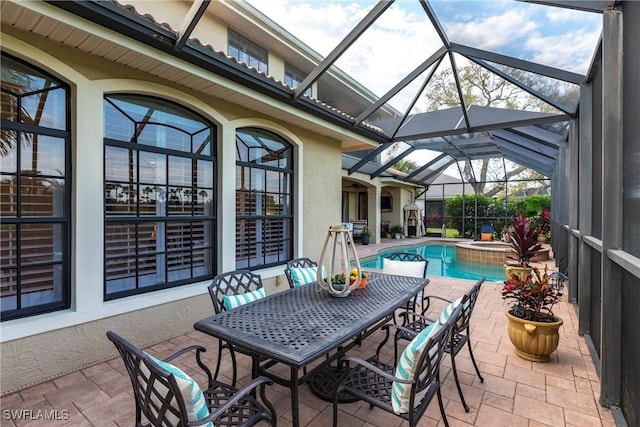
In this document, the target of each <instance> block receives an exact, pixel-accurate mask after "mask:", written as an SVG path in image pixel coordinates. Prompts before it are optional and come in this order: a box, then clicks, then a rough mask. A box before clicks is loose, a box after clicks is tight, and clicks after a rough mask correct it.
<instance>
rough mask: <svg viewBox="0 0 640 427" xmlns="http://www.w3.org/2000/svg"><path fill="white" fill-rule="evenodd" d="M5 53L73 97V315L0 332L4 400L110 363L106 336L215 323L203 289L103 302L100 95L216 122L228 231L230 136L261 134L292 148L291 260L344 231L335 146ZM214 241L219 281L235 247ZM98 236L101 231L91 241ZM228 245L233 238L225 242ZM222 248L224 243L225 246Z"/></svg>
mask: <svg viewBox="0 0 640 427" xmlns="http://www.w3.org/2000/svg"><path fill="white" fill-rule="evenodd" d="M2 38H3V50H5V51H7V52H9V53H11V54H14V55H17V56H20V57H22V58H25V59H27V60H29V62H31V63H32V64H33V65H35V66H40V67H42V68H44V69H46V70H48V71H50V72H52V73H54V74H55V75H58V76H60V78H63V79H64V80H65V81H67V82H68V83H69V84H70V87H71V93H72V128H71V132H72V153H73V154H72V157H73V159H72V170H73V181H72V182H73V188H72V204H73V212H72V223H73V233H72V238H73V243H72V244H73V250H72V259H71V270H72V284H71V289H72V295H73V297H72V306H71V307H70V309H68V310H63V311H58V312H53V313H46V314H42V315H38V316H31V317H28V318H23V319H17V320H13V321H7V322H2V324H1V325H0V327H1V328H2V331H1V332H2V333H1V334H0V339H1V341H2V343H1V344H0V354H1V356H2V357H1V360H0V363H1V364H0V371H1V372H2V384H1V389H2V390H1V392H2V394H6V393H8V392H11V391H14V390H18V389H21V388H24V387H26V386H29V385H32V384H35V383H39V382H42V381H45V380H48V379H51V378H55V377H57V376H60V375H63V374H65V373H68V372H72V371H75V370H78V369H81V368H84V367H87V366H91V365H93V364H95V363H98V362H101V361H103V360H106V359H109V358H112V357H115V355H116V353H115V349H114V348H113V345H112V344H111V343H110V342H109V341H108V340H107V339H106V337H105V332H106V331H107V330H110V329H112V330H115V331H117V332H118V333H121V334H122V335H124V336H125V337H127V338H128V339H130V340H131V341H132V342H134V343H136V344H137V345H139V346H141V347H143V346H147V345H150V344H154V343H157V342H160V341H164V340H167V339H169V338H171V337H174V336H177V335H180V334H183V333H185V332H188V331H192V330H193V323H194V322H195V321H197V320H200V319H201V318H203V317H206V316H209V315H211V314H212V313H213V309H212V305H211V301H210V299H209V296H208V294H207V291H206V285H207V283H208V282H200V283H194V284H191V285H186V286H181V287H178V288H171V289H166V290H162V291H157V292H151V293H147V294H143V295H137V296H132V297H128V298H122V299H118V300H115V301H108V302H105V301H103V297H102V295H103V281H104V279H103V269H104V268H103V251H104V248H103V246H104V243H103V236H102V233H101V231H100V230H103V229H104V220H103V215H104V208H103V205H104V200H103V190H102V188H103V170H102V169H103V167H104V159H103V141H102V128H103V125H102V99H103V95H104V93H110V92H116V91H123V92H137V93H147V94H152V95H155V96H158V97H161V98H165V99H171V100H174V101H177V102H180V103H181V104H182V105H185V106H186V107H188V108H192V109H194V110H196V111H198V112H199V113H200V114H203V115H204V116H206V117H208V118H209V119H211V120H212V121H213V122H215V123H216V124H217V126H218V129H219V139H220V140H219V145H220V150H219V153H218V161H219V168H220V171H221V177H222V179H220V181H219V185H220V197H219V204H220V205H221V206H220V218H221V220H224V223H219V228H222V227H223V224H228V223H229V222H233V221H234V217H233V216H234V214H235V203H234V200H235V150H234V147H235V144H234V135H235V128H236V127H239V126H251V125H254V126H261V127H265V128H268V129H271V130H273V131H275V132H276V133H278V134H280V135H282V136H283V137H285V138H286V139H288V140H289V141H291V142H292V144H294V146H295V147H296V148H295V152H296V157H295V160H294V163H295V167H296V174H295V183H294V186H295V190H294V191H295V205H296V207H295V210H294V216H295V221H296V222H295V226H294V239H295V242H296V243H295V252H294V256H308V257H311V258H314V259H317V258H319V255H320V250H321V245H322V242H323V239H324V236H325V233H326V230H327V228H328V226H329V225H331V224H334V223H339V222H340V204H341V199H340V182H341V166H340V165H341V161H340V154H341V151H340V141H338V140H335V139H331V138H328V137H325V136H322V135H319V134H316V133H314V132H311V131H309V130H308V129H305V128H304V127H303V125H301V126H296V125H291V124H290V123H287V122H285V121H283V120H280V119H278V118H276V117H275V116H276V115H278V114H277V112H275V111H274V116H273V117H272V116H269V115H267V114H265V113H258V112H256V111H254V110H251V109H249V108H246V107H243V106H238V105H236V104H232V103H230V102H227V101H225V100H224V99H218V98H214V97H211V96H203V95H202V94H200V93H198V92H196V91H193V90H190V89H188V88H181V87H175V85H173V84H170V83H167V82H166V81H163V80H162V79H160V78H158V77H155V76H150V75H146V74H144V73H142V72H140V71H137V70H132V69H129V68H127V67H124V66H121V65H118V64H114V63H112V62H110V61H104V60H102V59H100V58H96V57H92V56H89V55H84V54H81V53H79V52H77V51H74V49H72V48H69V47H67V46H59V45H57V44H55V43H53V42H51V41H49V40H45V39H43V38H39V37H37V36H34V35H32V34H28V33H22V32H20V31H16V30H14V29H10V28H9V29H7V32H5V28H3V34H2ZM225 228H226V229H229V230H230V231H229V233H230V234H226V235H225V234H222V233H220V235H219V238H220V239H219V240H221V241H220V247H219V254H220V255H219V260H218V268H219V271H227V270H230V269H233V267H234V265H235V261H234V253H235V251H234V250H231V251H227V250H226V247H225V246H224V245H227V244H228V241H229V240H233V235H234V234H233V227H225ZM96 230H99V231H96ZM224 236H227V237H229V238H227V239H224V238H223V237H224ZM223 240H225V241H223ZM283 267H284V266H277V267H273V268H269V269H264V270H259V271H258V273H260V274H261V275H262V277H263V281H264V285H265V288H266V290H267V293H273V292H277V291H280V290H283V289H286V288H287V285H286V284H285V283H284V281H283V278H284V276H283V275H282V273H283Z"/></svg>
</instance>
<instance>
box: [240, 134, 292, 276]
mask: <svg viewBox="0 0 640 427" xmlns="http://www.w3.org/2000/svg"><path fill="white" fill-rule="evenodd" d="M236 159H237V161H236V268H237V269H254V268H259V267H268V266H271V265H277V264H282V263H283V262H286V261H289V260H291V259H292V251H293V249H292V248H293V239H292V230H293V213H292V212H293V209H292V206H293V193H292V189H293V164H292V159H293V147H292V146H291V144H289V143H288V142H287V141H285V140H284V139H283V138H282V137H280V136H278V135H276V134H274V133H272V132H269V131H266V130H263V129H257V128H243V129H238V131H237V133H236Z"/></svg>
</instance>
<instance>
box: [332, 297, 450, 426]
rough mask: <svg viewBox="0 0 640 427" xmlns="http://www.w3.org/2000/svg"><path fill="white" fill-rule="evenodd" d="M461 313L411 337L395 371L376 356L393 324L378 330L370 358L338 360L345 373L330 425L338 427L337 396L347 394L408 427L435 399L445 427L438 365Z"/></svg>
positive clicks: (415, 422) (336, 390)
mask: <svg viewBox="0 0 640 427" xmlns="http://www.w3.org/2000/svg"><path fill="white" fill-rule="evenodd" d="M461 311H462V307H461V306H459V307H456V309H454V310H453V311H452V312H451V313H450V317H442V319H439V320H443V322H444V323H439V321H436V322H435V323H434V324H432V325H431V326H430V327H429V328H427V329H425V330H424V331H422V333H420V334H418V335H417V336H415V337H414V339H413V340H412V341H411V342H410V343H409V345H407V347H406V348H405V351H404V352H403V353H402V356H401V358H400V361H399V363H398V366H397V368H396V366H395V363H387V362H383V361H382V360H381V359H380V355H381V354H384V352H382V351H381V350H382V349H383V348H384V347H385V345H386V343H387V341H388V339H389V337H390V330H391V329H396V330H397V329H400V328H401V326H398V325H395V324H393V323H388V324H386V325H384V326H383V327H382V329H383V330H385V331H386V336H385V338H384V340H383V341H382V342H381V343H380V345H379V346H378V349H377V351H376V354H375V355H374V356H372V357H370V358H369V359H367V360H363V359H360V358H357V357H344V358H343V359H341V363H343V364H346V366H347V368H348V370H347V373H346V374H345V376H344V379H343V380H342V382H341V383H340V384H339V385H338V386H337V387H336V389H335V393H334V400H333V425H334V426H337V425H338V396H340V395H341V394H343V393H350V394H351V395H353V396H355V397H356V398H358V399H360V400H363V401H365V402H367V403H369V406H370V407H374V406H376V407H378V408H380V409H383V410H385V411H387V412H390V413H392V414H395V415H397V416H398V417H400V418H402V419H404V420H406V421H408V423H409V426H410V427H413V426H416V425H417V424H418V422H419V421H420V418H421V417H422V415H423V414H424V413H425V411H426V410H427V407H428V406H429V403H430V402H431V400H432V399H433V397H434V396H437V398H438V405H439V407H440V414H441V415H442V421H443V423H444V425H445V426H446V427H448V426H449V422H448V420H447V416H446V414H445V412H444V406H443V404H442V395H441V393H440V362H441V361H442V356H443V354H444V349H445V347H446V344H447V342H449V341H450V339H451V338H450V336H451V332H452V330H453V326H454V324H455V322H456V321H457V319H458V317H459V316H460V313H461ZM393 362H395V361H393Z"/></svg>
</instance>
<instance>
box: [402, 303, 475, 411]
mask: <svg viewBox="0 0 640 427" xmlns="http://www.w3.org/2000/svg"><path fill="white" fill-rule="evenodd" d="M461 301H462V298H458V299H457V300H455V301H454V302H452V303H451V304H449V305H448V306H447V307H446V308H445V309H444V310H443V311H442V313H441V314H440V316H439V317H438V320H437V321H435V322H433V323H432V324H431V325H429V326H428V327H426V328H425V329H424V330H423V331H422V332H420V333H419V334H418V335H417V336H416V337H415V338H414V339H413V340H411V342H410V343H409V345H407V347H406V348H405V349H404V351H403V352H402V355H401V356H400V359H399V360H398V367H397V368H396V373H395V376H396V377H398V378H401V379H403V380H407V381H412V380H413V379H414V377H415V374H416V372H415V370H416V368H417V364H418V361H419V360H420V356H421V355H422V352H423V351H424V349H425V347H426V346H427V342H428V341H429V339H430V338H431V337H432V336H433V335H434V334H435V333H436V332H438V331H439V330H440V329H442V327H443V326H444V324H445V323H447V320H448V319H449V317H450V316H451V313H453V311H454V310H455V309H456V308H457V307H458V306H459V305H460V302H461ZM431 351H432V352H435V351H438V349H437V347H434V348H433V349H432V350H431ZM434 354H435V353H434ZM411 387H412V385H410V384H402V383H400V382H397V381H394V382H393V384H392V386H391V406H392V407H393V411H394V412H395V413H396V414H406V413H408V412H409V399H410V397H411ZM425 392H426V390H424V391H423V392H422V393H421V394H416V399H415V404H416V405H417V404H418V403H420V401H421V400H422V398H423V397H424V393H425Z"/></svg>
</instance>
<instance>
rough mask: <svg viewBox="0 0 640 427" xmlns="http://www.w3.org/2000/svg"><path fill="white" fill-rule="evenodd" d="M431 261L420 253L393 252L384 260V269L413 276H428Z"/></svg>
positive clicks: (392, 272)
mask: <svg viewBox="0 0 640 427" xmlns="http://www.w3.org/2000/svg"><path fill="white" fill-rule="evenodd" d="M428 266H429V261H428V260H427V259H425V258H424V257H423V256H422V255H420V254H414V253H409V252H393V253H390V254H389V255H385V257H384V258H383V260H382V271H383V272H385V273H389V274H397V275H399V276H411V277H427V267H428Z"/></svg>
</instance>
